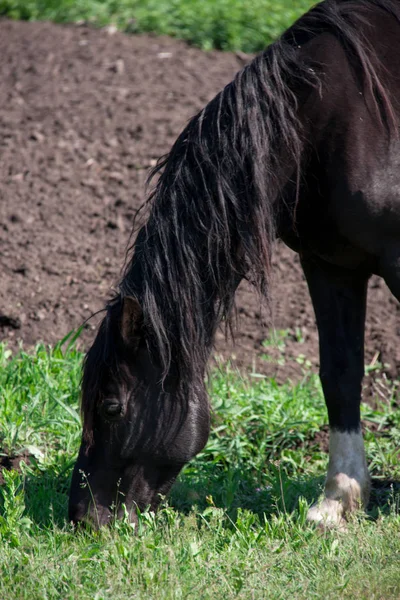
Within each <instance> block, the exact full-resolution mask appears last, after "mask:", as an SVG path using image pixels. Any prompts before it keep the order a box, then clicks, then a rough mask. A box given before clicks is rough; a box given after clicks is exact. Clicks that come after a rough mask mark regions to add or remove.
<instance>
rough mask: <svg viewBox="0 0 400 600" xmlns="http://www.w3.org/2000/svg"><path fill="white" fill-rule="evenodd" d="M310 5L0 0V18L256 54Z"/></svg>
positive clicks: (288, 0)
mask: <svg viewBox="0 0 400 600" xmlns="http://www.w3.org/2000/svg"><path fill="white" fill-rule="evenodd" d="M312 4H314V2H312V1H311V0H297V1H296V2H294V0H279V1H272V0H244V1H241V0H218V2H215V1H214V0H118V1H116V0H80V1H79V2H76V1H75V0H0V15H1V14H3V15H7V16H9V17H12V18H16V19H28V20H50V21H56V22H58V23H66V22H76V21H82V20H84V21H88V22H91V23H93V24H94V25H97V26H104V25H109V24H113V25H115V26H116V27H118V28H119V29H121V30H123V31H129V32H132V33H138V32H155V33H158V34H165V35H171V36H174V37H178V38H181V39H184V40H187V41H189V42H191V43H193V44H195V45H197V46H199V47H200V48H203V49H206V50H209V49H211V48H219V49H221V50H242V51H244V52H256V51H258V50H261V49H262V48H264V47H265V46H266V45H267V44H269V43H270V42H271V41H273V40H274V39H276V38H277V37H278V35H279V34H280V33H281V32H282V31H283V30H284V29H286V28H287V27H289V25H291V24H292V23H293V22H294V21H295V19H296V18H298V17H299V16H300V15H301V14H302V13H304V12H306V11H307V10H308V9H309V8H310V7H311V6H312Z"/></svg>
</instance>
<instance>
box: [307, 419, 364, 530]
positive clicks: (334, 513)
mask: <svg viewBox="0 0 400 600" xmlns="http://www.w3.org/2000/svg"><path fill="white" fill-rule="evenodd" d="M370 488H371V482H370V477H369V473H368V467H367V462H366V460H365V451H364V441H363V437H362V433H361V431H357V432H351V433H349V432H341V431H337V430H335V429H333V430H331V432H330V437H329V466H328V475H327V478H326V483H325V495H324V497H323V498H322V501H320V502H318V503H317V504H314V505H313V506H312V507H311V508H310V510H309V511H308V520H309V521H314V522H316V523H318V524H320V525H325V526H327V527H329V526H332V525H341V524H343V522H344V519H345V517H346V515H348V514H350V513H352V512H354V511H356V510H358V509H360V508H362V507H364V508H365V507H366V506H367V504H368V499H369V492H370Z"/></svg>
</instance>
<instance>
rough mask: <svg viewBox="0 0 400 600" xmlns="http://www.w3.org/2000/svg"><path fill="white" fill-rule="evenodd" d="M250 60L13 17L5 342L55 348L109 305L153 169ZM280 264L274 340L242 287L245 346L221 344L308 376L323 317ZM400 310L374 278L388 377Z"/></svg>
mask: <svg viewBox="0 0 400 600" xmlns="http://www.w3.org/2000/svg"><path fill="white" fill-rule="evenodd" d="M245 60H246V57H244V56H242V55H235V54H228V53H221V52H207V53H205V52H202V51H200V50H197V49H195V48H191V47H189V46H187V45H186V44H185V43H183V42H179V41H174V40H171V39H168V38H162V37H152V36H145V35H138V36H126V35H123V34H120V33H115V34H113V35H111V34H110V33H108V32H107V31H106V30H93V29H90V28H87V27H84V26H83V27H78V26H57V25H53V24H49V23H23V22H11V21H8V20H0V78H1V86H0V272H1V274H2V278H1V281H2V285H1V289H0V338H1V339H3V340H7V341H8V343H9V344H10V346H11V347H13V348H15V347H18V345H19V344H20V342H21V341H22V342H23V345H24V347H25V348H30V347H31V346H33V345H35V344H36V343H37V342H39V341H41V340H42V341H44V342H46V343H50V344H54V343H55V342H57V341H58V340H60V339H61V338H63V337H64V336H65V335H66V334H67V333H68V332H69V331H70V330H71V329H74V328H77V327H78V326H79V325H80V324H81V323H83V322H84V321H85V320H86V319H87V318H88V317H89V316H90V315H91V314H92V313H94V312H96V311H98V310H99V309H101V308H102V307H103V306H104V303H105V301H106V300H107V298H109V296H110V293H111V290H112V288H113V286H115V285H116V283H117V282H118V278H119V276H120V272H121V268H122V266H123V263H124V259H125V252H126V248H127V244H128V241H129V234H130V231H131V227H132V220H133V216H134V213H135V210H136V209H137V208H138V207H139V205H140V204H141V203H142V201H143V199H144V185H145V179H146V176H147V174H148V170H149V168H150V167H151V166H152V165H154V164H155V160H156V159H157V158H158V157H159V156H160V155H162V154H164V153H165V152H167V151H168V150H169V149H170V147H171V145H172V143H173V142H174V140H175V138H176V137H177V135H178V134H179V132H180V131H181V129H182V128H183V126H184V125H185V123H186V122H187V120H188V119H189V118H190V117H191V116H192V115H194V114H195V113H196V112H197V111H198V110H199V109H200V108H201V107H202V106H203V105H204V104H205V103H206V102H207V101H209V100H210V99H211V98H212V97H213V96H214V95H215V93H216V92H218V91H219V90H220V89H221V88H222V87H223V86H224V85H225V84H226V83H228V82H229V81H230V80H231V79H232V77H233V75H234V74H235V72H236V71H237V70H239V69H240V68H241V67H242V66H243V64H244V61H245ZM274 267H275V268H274V282H273V290H272V298H273V307H272V325H273V327H274V328H275V330H277V332H278V334H277V336H276V338H277V343H276V344H275V346H272V347H267V348H266V347H264V346H263V342H264V340H265V338H266V337H267V336H268V327H269V326H270V325H271V321H268V314H267V313H265V314H264V316H263V313H262V311H261V310H260V303H259V300H258V298H257V296H256V295H255V294H254V292H253V290H252V289H251V288H250V287H249V286H247V285H243V286H241V288H240V290H239V292H238V295H237V306H238V315H239V328H238V333H237V337H236V345H235V346H234V345H233V344H232V341H230V340H228V341H226V340H225V339H224V335H223V333H222V332H221V333H219V334H218V336H217V346H216V350H217V354H219V355H222V356H223V357H224V358H227V357H231V358H232V360H233V362H234V363H236V364H237V365H238V366H239V367H241V368H244V369H248V368H250V369H254V370H256V371H258V372H261V373H268V374H273V375H275V376H276V377H277V379H278V381H282V380H285V379H287V378H292V379H294V380H298V379H299V378H301V377H302V376H303V374H304V372H305V370H306V369H308V365H309V363H306V362H304V361H305V360H306V359H307V360H308V361H310V363H311V364H312V365H313V366H314V367H317V365H318V340H317V332H316V329H315V324H314V315H313V311H312V307H311V302H310V299H309V296H308V292H307V289H306V284H305V281H304V278H303V275H302V273H301V269H300V266H299V261H298V258H297V256H296V255H295V254H294V253H293V252H291V251H290V250H289V249H287V248H286V247H285V246H284V245H283V244H278V245H277V247H276V249H275V256H274ZM399 310H400V308H399V305H398V304H397V302H396V301H395V300H394V299H393V298H392V297H391V295H390V293H389V291H388V290H387V289H386V287H385V285H384V283H383V282H382V281H381V280H380V279H378V278H373V279H372V280H371V283H370V290H369V303H368V324H367V333H366V362H367V363H368V364H371V363H372V364H376V363H378V362H382V363H388V365H389V366H387V367H386V373H387V375H388V376H389V377H392V376H394V375H395V374H396V372H397V370H398V367H399V364H400V346H399V344H398V333H399V328H400V313H399ZM98 318H99V317H97V320H96V318H94V319H92V320H91V321H90V322H89V323H87V324H86V328H85V331H84V333H83V335H82V338H81V340H82V341H81V343H82V345H83V346H84V347H87V346H88V345H89V344H90V342H91V340H92V339H93V336H94V329H95V327H96V323H97V322H98ZM280 330H285V331H286V332H287V333H288V335H286V337H285V336H280V334H279V331H280ZM283 337H284V339H283ZM265 355H268V356H267V359H265ZM268 357H269V358H268ZM299 357H300V358H299ZM300 363H302V364H300ZM382 381H383V382H382ZM385 385H386V384H385V378H383V380H382V377H381V380H380V381H378V382H377V383H376V382H375V381H370V382H368V381H367V387H368V390H367V395H369V392H370V391H371V386H374V390H375V391H378V393H381V394H382V395H384V394H385V393H386V388H385Z"/></svg>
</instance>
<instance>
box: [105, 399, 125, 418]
mask: <svg viewBox="0 0 400 600" xmlns="http://www.w3.org/2000/svg"><path fill="white" fill-rule="evenodd" d="M102 412H103V414H104V416H105V417H106V418H108V419H115V418H116V417H119V416H120V415H121V414H122V405H121V404H120V402H104V403H103V406H102Z"/></svg>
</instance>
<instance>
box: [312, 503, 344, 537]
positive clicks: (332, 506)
mask: <svg viewBox="0 0 400 600" xmlns="http://www.w3.org/2000/svg"><path fill="white" fill-rule="evenodd" d="M307 521H308V522H309V523H313V524H314V525H317V527H319V528H320V529H323V530H326V529H338V530H340V531H346V520H345V518H344V510H343V505H342V503H341V502H340V501H338V500H331V499H329V498H325V499H324V500H322V501H321V502H318V503H317V504H313V505H312V506H311V508H310V509H309V511H308V513H307Z"/></svg>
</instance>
